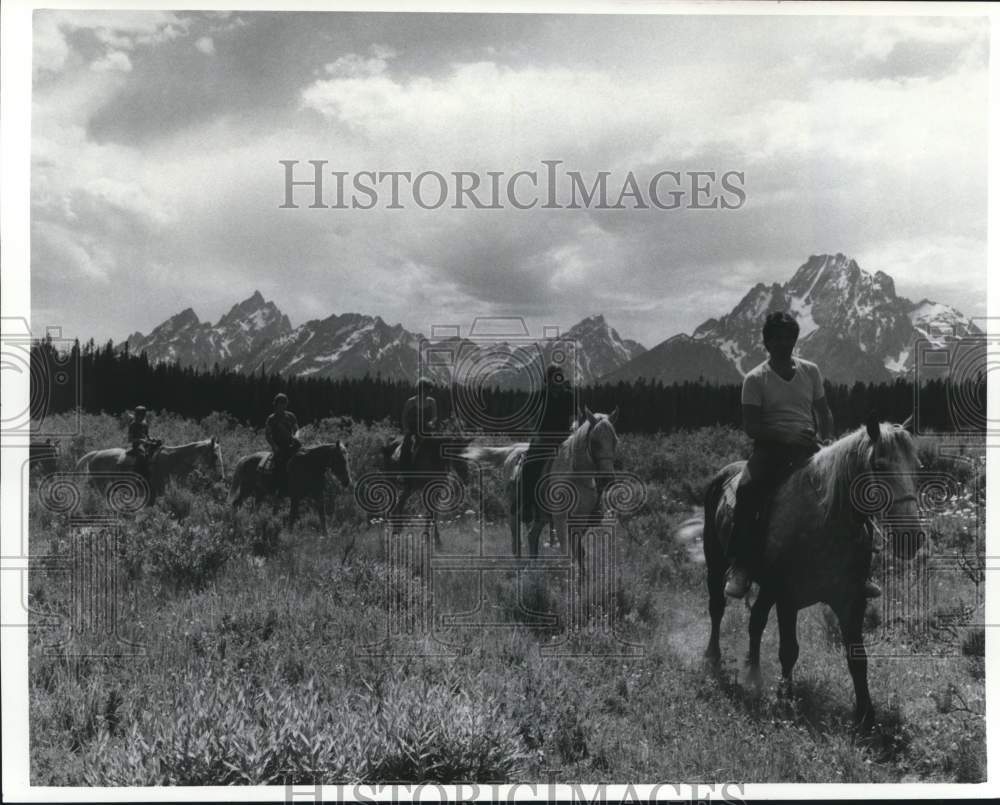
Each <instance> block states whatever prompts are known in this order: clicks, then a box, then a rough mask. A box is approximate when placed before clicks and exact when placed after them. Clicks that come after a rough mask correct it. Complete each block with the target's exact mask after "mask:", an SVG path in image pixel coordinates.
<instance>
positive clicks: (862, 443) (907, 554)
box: [703, 419, 922, 727]
mask: <svg viewBox="0 0 1000 805" xmlns="http://www.w3.org/2000/svg"><path fill="white" fill-rule="evenodd" d="M744 464H745V462H742V461H738V462H734V463H733V464H730V465H728V466H727V467H725V468H724V469H723V470H722V471H720V472H719V473H718V475H716V476H715V478H714V479H713V480H712V482H711V483H710V484H709V487H708V492H707V493H706V496H705V530H704V534H703V539H704V549H705V563H706V567H707V571H708V592H709V612H710V614H711V618H712V633H711V637H710V638H709V642H708V648H707V649H706V651H705V656H706V658H707V659H709V660H710V661H711V662H713V663H717V662H718V661H719V658H720V649H719V624H720V623H721V621H722V615H723V612H724V611H725V608H726V596H725V594H724V587H725V576H726V567H727V562H726V558H725V555H726V554H725V548H726V543H727V541H728V540H729V535H730V534H731V532H732V512H733V505H734V502H735V494H736V485H737V484H738V483H739V477H740V473H741V472H742V470H743V465H744ZM918 467H919V461H918V460H917V448H916V444H915V442H914V441H913V438H912V437H911V436H910V434H909V433H908V432H907V430H905V425H904V426H899V425H890V424H880V423H879V422H878V420H877V419H870V420H869V421H868V423H867V425H866V427H863V428H859V429H858V430H856V431H854V432H853V433H849V434H848V435H846V436H844V437H843V438H841V439H839V440H838V441H836V442H834V443H833V444H832V445H830V446H828V447H824V448H823V449H822V450H820V451H819V452H818V453H816V454H815V455H814V456H813V457H812V458H811V459H810V460H809V462H808V464H806V465H805V466H803V467H801V468H799V469H797V470H796V471H794V472H793V473H792V474H791V475H790V476H789V477H788V478H787V479H786V480H785V481H784V482H783V483H782V484H781V485H780V486H779V487H778V489H777V491H776V492H775V494H774V497H773V499H772V502H771V505H770V512H769V515H768V517H767V523H766V528H765V529H764V530H765V531H766V538H765V540H764V551H763V557H762V561H761V569H760V572H759V573H758V574H757V579H756V580H757V581H758V582H759V584H760V592H759V594H758V596H757V600H756V601H755V602H754V604H753V607H752V609H751V610H750V652H749V655H748V664H749V672H748V681H749V682H750V683H751V684H752V685H753V686H754V687H759V685H760V640H761V636H762V634H763V632H764V627H765V625H766V624H767V618H768V614H769V613H770V611H771V607H773V606H775V605H777V608H778V635H779V644H780V645H779V649H778V656H779V658H780V660H781V673H782V677H783V688H784V689H785V690H788V689H789V688H790V685H791V680H792V668H793V667H794V665H795V661H796V660H797V659H798V655H799V644H798V640H797V639H796V633H795V632H796V629H795V621H796V616H797V614H798V611H799V610H800V609H803V608H805V607H808V606H811V605H812V604H817V603H820V602H822V603H825V604H828V605H829V606H830V607H831V609H833V611H834V613H835V614H836V616H837V619H838V620H839V621H840V629H841V634H842V636H843V640H844V646H845V649H846V651H847V666H848V669H849V670H850V672H851V678H852V680H853V682H854V693H855V701H856V706H855V713H854V717H855V722H856V724H857V725H858V726H860V727H867V726H870V725H871V724H872V723H874V710H873V708H872V701H871V696H870V694H869V691H868V660H867V657H866V654H865V648H864V640H863V634H862V627H863V619H864V613H865V604H866V602H865V592H864V585H865V579H866V578H867V574H868V570H869V566H870V564H871V556H872V544H871V539H870V537H869V534H868V531H867V528H866V516H865V505H866V504H868V503H871V502H872V501H873V500H874V501H875V502H879V501H880V500H881V502H884V503H885V506H884V513H885V514H886V515H887V516H888V517H891V518H892V520H893V521H894V522H895V523H898V524H902V526H903V528H902V529H894V530H893V532H892V534H893V539H894V542H892V543H891V547H892V548H893V550H894V551H895V553H896V554H897V555H900V556H902V557H904V558H911V557H912V556H913V554H915V553H916V551H917V550H918V549H919V547H920V543H921V542H922V532H921V530H920V519H919V509H918V505H917V496H916V494H915V488H916V487H915V478H914V475H915V473H916V471H917V469H918ZM876 508H877V507H876ZM901 535H904V536H901ZM905 535H912V537H907V536H905Z"/></svg>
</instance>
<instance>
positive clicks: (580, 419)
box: [576, 405, 587, 425]
mask: <svg viewBox="0 0 1000 805" xmlns="http://www.w3.org/2000/svg"><path fill="white" fill-rule="evenodd" d="M586 418H587V415H586V414H585V413H584V412H583V408H581V407H580V406H579V405H578V406H577V407H576V424H577V425H582V424H583V422H584V420H585V419H586Z"/></svg>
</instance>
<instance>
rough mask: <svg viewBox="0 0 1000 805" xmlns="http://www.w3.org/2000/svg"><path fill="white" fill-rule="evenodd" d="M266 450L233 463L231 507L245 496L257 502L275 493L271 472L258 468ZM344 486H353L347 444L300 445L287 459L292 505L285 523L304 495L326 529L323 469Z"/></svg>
mask: <svg viewBox="0 0 1000 805" xmlns="http://www.w3.org/2000/svg"><path fill="white" fill-rule="evenodd" d="M269 455H270V453H269V452H268V451H266V450H262V451H261V452H259V453H253V454H252V455H249V456H244V457H243V458H241V459H240V460H239V461H238V462H237V463H236V469H235V470H233V480H232V482H231V484H230V488H229V503H230V504H231V505H232V507H233V508H234V509H235V508H237V507H239V505H240V504H241V503H243V501H244V500H246V499H247V498H253V501H254V505H255V506H256V505H258V504H259V503H260V501H262V500H263V499H264V498H266V497H269V496H272V495H275V496H276V493H275V489H274V485H273V477H272V475H271V473H267V472H261V471H260V467H261V464H262V463H263V461H264V459H266V458H267V457H268V456H269ZM328 469H329V470H331V471H332V472H333V475H334V477H335V478H336V479H337V480H338V481H340V483H341V484H343V486H344V487H345V488H348V489H349V488H351V487H353V486H354V482H353V481H352V480H351V468H350V463H349V460H348V454H347V447H346V446H345V445H344V443H343V442H341V441H336V442H331V443H328V444H317V445H313V446H312V447H303V448H302V449H301V450H298V451H297V452H296V453H295V454H294V455H293V456H292V457H291V458H290V459H289V461H288V496H289V497H290V498H291V501H292V506H291V511H290V513H289V525H294V523H295V521H296V520H297V519H298V516H299V502H300V501H302V500H303V499H305V498H307V499H309V500H311V501H312V502H313V504H314V505H315V506H316V510H317V511H318V512H319V521H320V526H321V527H322V529H323V533H324V534H325V533H326V510H325V509H324V508H323V479H324V473H325V472H326V470H328Z"/></svg>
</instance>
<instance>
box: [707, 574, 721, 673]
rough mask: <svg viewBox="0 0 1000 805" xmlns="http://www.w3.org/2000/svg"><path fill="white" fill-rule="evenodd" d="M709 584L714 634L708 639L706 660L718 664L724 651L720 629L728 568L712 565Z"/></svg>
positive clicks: (709, 603) (709, 600)
mask: <svg viewBox="0 0 1000 805" xmlns="http://www.w3.org/2000/svg"><path fill="white" fill-rule="evenodd" d="M707 576H708V578H707V583H708V614H709V615H710V616H711V618H712V634H711V635H710V636H709V638H708V648H706V649H705V659H706V660H708V661H709V662H711V663H713V664H718V662H719V660H720V659H722V649H721V648H720V647H719V628H720V626H721V624H722V616H723V614H724V613H725V611H726V594H725V587H726V568H725V566H724V565H722V564H721V563H719V564H713V565H710V566H709V568H708V573H707Z"/></svg>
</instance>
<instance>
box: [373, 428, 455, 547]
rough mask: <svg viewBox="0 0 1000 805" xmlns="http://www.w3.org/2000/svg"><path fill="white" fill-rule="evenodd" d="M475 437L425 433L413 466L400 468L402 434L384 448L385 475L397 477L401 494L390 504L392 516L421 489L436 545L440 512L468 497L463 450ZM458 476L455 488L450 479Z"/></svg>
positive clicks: (398, 513) (399, 511)
mask: <svg viewBox="0 0 1000 805" xmlns="http://www.w3.org/2000/svg"><path fill="white" fill-rule="evenodd" d="M471 443H472V439H470V438H467V437H463V436H450V435H447V434H433V435H429V436H423V437H421V438H420V439H419V440H418V441H417V444H416V445H415V447H414V450H413V458H412V466H411V467H410V468H409V469H408V470H401V469H400V466H399V457H400V452H401V447H402V444H403V440H402V437H400V438H396V439H394V440H393V441H391V442H390V443H389V444H387V445H386V446H385V447H383V448H382V459H383V466H384V471H385V473H386V475H388V476H389V477H390V478H392V479H394V481H395V483H396V484H397V485H398V488H399V494H398V496H397V497H396V499H395V503H394V504H393V505H392V506H391V507H390V509H389V512H388V515H389V519H390V520H392V519H394V518H398V516H399V515H400V513H401V512H402V511H403V507H404V506H405V505H406V501H407V500H409V498H410V496H411V495H412V494H413V493H414V492H421V493H423V495H422V498H423V500H422V502H423V506H424V510H425V511H426V513H427V515H428V516H429V517H430V518H431V523H432V526H433V531H434V544H435V545H440V544H441V534H440V533H439V532H438V524H437V515H438V514H439V513H440V512H441V511H442V510H447V509H450V508H454V507H455V506H457V505H458V504H459V503H461V501H462V500H463V499H464V497H465V484H466V483H468V480H469V467H468V464H467V463H466V459H465V458H464V457H463V453H464V452H465V450H466V449H467V448H468V446H469V445H470V444H471ZM452 473H453V474H454V475H455V476H457V477H458V479H459V481H460V482H461V485H460V486H459V487H458V488H455V486H454V485H452V484H451V483H450V481H449V478H450V475H451V474H452Z"/></svg>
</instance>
